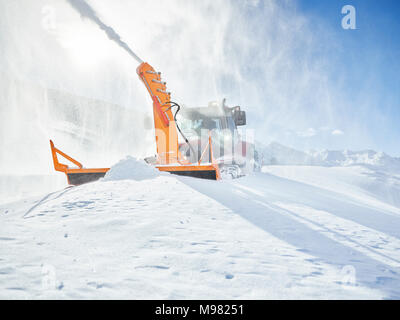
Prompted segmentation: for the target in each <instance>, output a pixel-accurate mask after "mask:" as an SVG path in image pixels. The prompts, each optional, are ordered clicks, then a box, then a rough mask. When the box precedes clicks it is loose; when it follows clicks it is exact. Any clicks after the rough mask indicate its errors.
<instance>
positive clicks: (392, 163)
mask: <svg viewBox="0 0 400 320" xmlns="http://www.w3.org/2000/svg"><path fill="white" fill-rule="evenodd" d="M256 146H257V150H258V154H259V158H260V161H261V162H262V164H263V165H308V166H315V165H317V166H352V165H369V166H378V167H385V168H387V169H391V170H396V171H400V158H395V157H391V156H389V155H387V154H386V153H384V152H381V151H379V152H378V151H374V150H361V151H352V150H347V149H346V150H326V149H325V150H322V151H314V150H313V151H308V152H303V151H299V150H296V149H293V148H290V147H286V146H284V145H282V144H280V143H278V142H272V143H270V144H268V145H263V144H262V143H257V144H256Z"/></svg>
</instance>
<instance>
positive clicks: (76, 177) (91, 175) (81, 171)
mask: <svg viewBox="0 0 400 320" xmlns="http://www.w3.org/2000/svg"><path fill="white" fill-rule="evenodd" d="M50 148H51V154H52V156H53V164H54V169H55V170H56V171H60V172H64V173H65V174H66V176H67V179H68V184H70V185H74V186H79V185H81V184H84V183H88V182H93V181H96V180H99V179H100V178H103V177H104V176H105V174H106V172H107V171H108V170H110V168H92V169H85V168H83V166H82V164H81V163H80V162H78V161H76V160H75V159H74V158H72V157H70V156H69V155H67V154H65V153H64V152H62V151H61V150H59V149H57V148H56V147H55V146H54V143H53V141H51V140H50ZM57 155H60V156H62V157H63V158H65V159H67V160H68V161H70V162H72V163H73V164H75V165H76V166H77V167H78V168H70V167H69V166H68V165H66V164H63V163H60V162H59V161H58V157H57Z"/></svg>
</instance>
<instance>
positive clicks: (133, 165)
mask: <svg viewBox="0 0 400 320" xmlns="http://www.w3.org/2000/svg"><path fill="white" fill-rule="evenodd" d="M159 175H160V171H158V170H157V169H156V168H154V167H153V166H151V165H149V164H147V163H146V162H145V161H144V160H139V159H136V158H134V157H131V156H128V157H126V158H125V159H123V160H121V161H119V162H118V163H117V164H115V165H114V166H112V167H111V168H110V170H109V171H108V172H107V173H106V175H105V177H104V178H103V181H114V180H137V181H140V180H146V179H152V178H155V177H157V176H159Z"/></svg>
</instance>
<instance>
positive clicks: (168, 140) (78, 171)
mask: <svg viewBox="0 0 400 320" xmlns="http://www.w3.org/2000/svg"><path fill="white" fill-rule="evenodd" d="M136 71H137V74H138V75H139V78H140V79H141V80H142V81H143V83H144V84H145V86H146V88H147V90H148V92H149V94H150V96H151V99H152V101H153V116H154V128H155V138H156V146H157V156H156V157H155V159H154V161H152V164H153V165H155V166H156V168H158V170H160V171H166V172H170V173H173V174H177V175H182V176H190V177H197V178H203V179H211V180H219V179H220V172H219V167H218V164H217V163H216V162H215V160H214V159H213V152H212V141H211V135H210V136H209V139H208V143H207V145H206V146H205V147H204V149H203V150H202V152H201V155H200V157H199V159H198V161H197V162H195V163H193V162H190V161H189V160H187V158H186V157H184V156H183V155H182V154H181V152H180V151H179V143H178V131H179V132H180V133H181V135H182V136H183V137H184V139H185V141H186V143H187V144H188V146H189V148H191V146H190V144H189V142H188V140H187V139H186V137H185V136H184V134H183V133H182V132H181V130H180V128H179V126H178V125H177V123H176V114H177V113H178V112H179V110H180V106H179V105H178V104H177V103H175V102H172V101H171V94H170V92H167V91H166V89H167V88H166V83H165V82H163V81H162V80H161V73H160V72H156V71H155V70H154V69H153V68H152V67H151V66H150V65H149V64H148V63H146V62H142V63H141V64H140V65H139V67H138V68H137V70H136ZM173 109H175V110H174V111H175V113H173V112H172V111H173ZM50 146H51V152H52V156H53V163H54V168H55V170H57V171H60V172H64V173H65V174H66V175H67V178H68V183H69V184H71V185H81V184H83V183H87V182H92V181H95V180H98V179H100V178H102V177H104V175H105V174H106V172H107V171H108V170H109V168H92V169H85V168H83V165H82V164H81V163H80V162H78V161H77V160H75V159H73V158H72V157H70V156H68V155H67V154H65V153H64V152H62V151H61V150H59V149H57V148H56V147H55V146H54V143H53V142H52V141H51V140H50ZM191 149H192V148H191ZM207 151H208V152H207ZM207 153H208V159H205V158H206V156H205V155H206V154H207ZM57 154H59V155H61V156H62V157H64V158H65V159H67V160H69V161H70V162H72V163H73V164H74V165H76V166H77V168H70V167H69V166H68V165H66V164H62V163H60V162H59V161H58V157H57Z"/></svg>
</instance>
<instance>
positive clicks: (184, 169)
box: [156, 164, 220, 180]
mask: <svg viewBox="0 0 400 320" xmlns="http://www.w3.org/2000/svg"><path fill="white" fill-rule="evenodd" d="M156 168H157V169H158V170H160V171H164V172H169V173H172V174H176V175H178V176H185V177H193V178H200V179H208V180H219V179H220V176H219V169H218V166H217V165H215V164H204V165H182V166H156Z"/></svg>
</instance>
